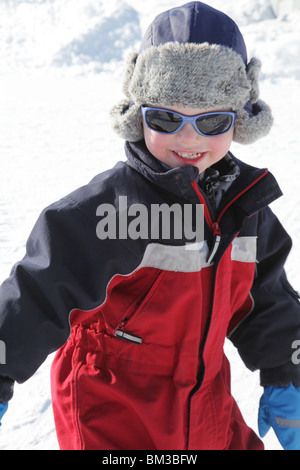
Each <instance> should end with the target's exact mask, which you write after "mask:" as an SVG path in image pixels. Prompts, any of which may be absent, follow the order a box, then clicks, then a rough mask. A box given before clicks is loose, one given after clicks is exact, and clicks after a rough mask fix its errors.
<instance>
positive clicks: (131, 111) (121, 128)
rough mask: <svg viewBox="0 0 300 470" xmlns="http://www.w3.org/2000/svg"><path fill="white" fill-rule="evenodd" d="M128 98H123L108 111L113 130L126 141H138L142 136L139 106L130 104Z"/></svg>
mask: <svg viewBox="0 0 300 470" xmlns="http://www.w3.org/2000/svg"><path fill="white" fill-rule="evenodd" d="M130 104H131V103H130V100H123V101H121V102H120V103H118V104H117V105H116V106H114V107H113V108H112V110H111V112H110V117H111V124H112V127H113V129H114V131H115V132H116V133H117V134H118V136H119V137H121V138H122V139H125V140H127V141H128V142H138V141H139V140H142V139H143V137H144V131H143V121H142V113H141V107H140V106H139V105H136V104H133V105H130Z"/></svg>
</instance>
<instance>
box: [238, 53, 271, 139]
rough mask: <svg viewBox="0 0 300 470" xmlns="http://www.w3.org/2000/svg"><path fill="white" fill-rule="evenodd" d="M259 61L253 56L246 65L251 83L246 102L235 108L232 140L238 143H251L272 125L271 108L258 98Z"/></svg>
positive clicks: (264, 133) (265, 132)
mask: <svg viewBox="0 0 300 470" xmlns="http://www.w3.org/2000/svg"><path fill="white" fill-rule="evenodd" d="M260 69H261V62H260V60H259V59H256V58H255V57H253V58H252V59H251V60H250V62H249V64H248V65H247V66H246V74H247V78H248V80H249V82H250V85H251V90H250V95H249V99H250V101H248V103H246V105H245V107H244V108H242V109H239V110H237V120H236V123H235V126H234V135H233V140H234V141H235V142H238V143H240V144H252V143H253V142H255V141H256V140H258V139H260V138H262V137H264V136H266V135H267V134H268V133H269V131H270V130H271V127H272V125H273V116H272V112H271V108H270V107H269V106H268V105H267V104H266V103H265V102H264V101H262V100H260V99H259V75H260Z"/></svg>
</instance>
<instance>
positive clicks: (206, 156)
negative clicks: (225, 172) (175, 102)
mask: <svg viewBox="0 0 300 470" xmlns="http://www.w3.org/2000/svg"><path fill="white" fill-rule="evenodd" d="M161 107H162V108H165V109H166V107H163V106H161ZM167 109H170V110H171V111H177V112H178V113H181V114H185V115H187V116H195V115H196V114H202V113H207V112H211V111H221V110H220V109H209V110H207V109H206V110H203V109H201V108H199V109H195V108H189V107H186V106H173V107H172V106H168V108H167ZM222 111H224V110H222ZM143 126H144V137H145V142H146V146H147V148H148V150H149V152H151V153H152V155H154V157H156V158H157V159H158V160H160V161H161V162H163V163H166V164H167V165H169V166H170V167H171V168H176V167H180V166H184V165H193V166H196V167H197V168H198V170H199V173H202V172H203V171H204V170H206V169H207V168H209V167H210V166H212V165H213V164H214V163H217V162H218V161H219V160H221V159H222V158H223V157H224V156H225V155H226V153H227V152H228V150H229V148H230V145H231V142H232V138H233V132H234V127H233V128H232V129H231V130H230V131H228V132H227V133H226V134H223V135H219V136H213V137H206V136H202V135H200V134H198V132H196V130H195V129H194V127H193V126H192V124H190V123H186V124H185V125H184V126H183V127H182V128H181V129H180V130H179V131H178V132H177V133H176V134H161V133H159V132H156V131H154V130H152V129H149V127H147V126H146V124H145V123H144V122H143ZM197 154H200V155H199V156H196V155H197Z"/></svg>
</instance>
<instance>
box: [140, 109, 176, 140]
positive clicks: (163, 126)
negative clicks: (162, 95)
mask: <svg viewBox="0 0 300 470" xmlns="http://www.w3.org/2000/svg"><path fill="white" fill-rule="evenodd" d="M146 121H147V124H148V126H149V127H151V129H153V130H155V131H158V132H165V133H167V134H169V133H171V132H175V131H176V130H177V129H178V128H179V126H180V124H181V123H182V119H181V117H180V116H178V115H177V114H174V113H171V112H169V111H163V110H157V109H151V110H147V112H146Z"/></svg>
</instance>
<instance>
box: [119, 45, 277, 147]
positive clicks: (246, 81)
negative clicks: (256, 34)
mask: <svg viewBox="0 0 300 470" xmlns="http://www.w3.org/2000/svg"><path fill="white" fill-rule="evenodd" d="M260 67H261V63H260V61H259V60H258V59H256V58H253V59H251V61H250V62H249V64H248V65H247V66H245V64H244V62H243V59H242V57H241V56H240V55H239V54H238V53H237V52H235V51H233V50H232V49H230V48H229V47H226V46H221V45H218V44H208V43H202V44H194V43H184V44H181V43H179V42H168V43H165V44H161V45H159V46H152V47H150V48H148V49H145V50H144V51H143V52H142V53H141V54H140V55H137V54H136V53H133V54H131V56H130V57H129V60H128V63H127V71H126V74H125V79H124V84H123V91H124V93H125V95H126V96H127V98H128V99H127V100H126V101H122V102H121V103H120V104H118V105H117V106H115V107H114V108H113V109H112V112H111V117H112V125H113V128H114V130H115V131H116V132H117V134H118V135H119V136H120V137H122V138H123V139H125V140H128V141H131V142H134V141H138V140H141V139H142V138H143V126H142V117H141V110H140V106H141V105H148V106H151V105H152V106H161V107H166V108H168V106H176V105H184V106H188V107H191V108H201V109H203V110H208V109H220V110H221V109H232V110H234V111H236V112H237V113H238V117H237V121H236V131H235V134H234V140H236V141H237V142H239V143H251V142H254V141H255V140H257V139H258V138H260V137H262V136H264V135H266V134H267V133H268V132H269V130H270V128H271V125H272V117H271V112H270V108H269V107H268V106H267V105H266V104H265V103H263V102H262V101H259V102H258V103H257V105H255V104H254V105H253V110H254V111H255V112H254V113H253V114H254V115H253V116H252V115H250V114H249V113H248V112H247V111H246V110H245V109H244V107H245V105H246V103H248V102H251V103H256V102H257V101H258V97H259V85H258V82H259V73H260ZM130 103H132V106H130Z"/></svg>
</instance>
